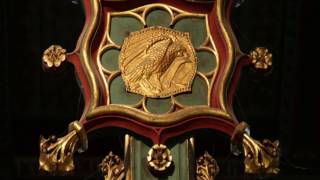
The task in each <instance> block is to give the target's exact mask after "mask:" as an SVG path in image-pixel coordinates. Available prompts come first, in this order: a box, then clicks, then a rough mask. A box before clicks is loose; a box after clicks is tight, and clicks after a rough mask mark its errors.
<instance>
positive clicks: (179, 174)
mask: <svg viewBox="0 0 320 180" xmlns="http://www.w3.org/2000/svg"><path fill="white" fill-rule="evenodd" d="M125 141H126V149H125V159H126V160H125V161H126V166H127V167H126V168H127V174H126V179H127V180H144V179H148V180H158V179H159V180H180V179H183V180H191V179H194V177H195V169H194V165H195V161H194V147H193V138H185V137H184V138H180V139H177V140H174V141H172V142H170V143H169V144H166V146H167V147H168V148H169V149H170V151H171V154H172V158H173V165H171V167H170V169H169V171H168V172H166V173H165V174H164V175H162V176H155V175H153V174H152V173H151V172H150V171H149V169H148V165H147V155H148V151H149V149H150V148H151V147H152V145H153V144H151V143H150V142H147V141H146V140H144V139H140V138H138V137H133V136H129V135H127V136H126V140H125Z"/></svg>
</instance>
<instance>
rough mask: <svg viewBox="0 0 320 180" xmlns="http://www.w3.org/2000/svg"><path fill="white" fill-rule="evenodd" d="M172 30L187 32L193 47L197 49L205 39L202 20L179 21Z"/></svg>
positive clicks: (203, 21) (185, 19)
mask: <svg viewBox="0 0 320 180" xmlns="http://www.w3.org/2000/svg"><path fill="white" fill-rule="evenodd" d="M174 29H176V30H178V31H182V32H189V33H190V36H191V41H192V44H193V46H194V47H199V46H200V45H201V44H202V43H203V42H204V41H205V39H206V37H207V30H206V23H205V19H204V18H184V19H181V20H179V21H178V22H177V23H176V24H175V25H174Z"/></svg>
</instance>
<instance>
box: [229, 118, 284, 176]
mask: <svg viewBox="0 0 320 180" xmlns="http://www.w3.org/2000/svg"><path fill="white" fill-rule="evenodd" d="M238 127H240V128H236V131H235V133H234V136H233V137H232V142H233V144H234V145H236V146H242V151H243V153H244V164H245V172H246V173H249V174H277V173H278V172H279V171H280V170H279V168H278V166H279V141H278V140H276V141H274V142H271V141H270V140H267V139H264V140H263V141H262V142H260V141H258V140H255V139H253V138H252V137H250V135H249V134H248V132H246V131H245V130H244V128H246V129H247V125H246V124H245V123H244V122H242V123H240V124H239V125H238ZM238 148H239V149H240V147H238Z"/></svg>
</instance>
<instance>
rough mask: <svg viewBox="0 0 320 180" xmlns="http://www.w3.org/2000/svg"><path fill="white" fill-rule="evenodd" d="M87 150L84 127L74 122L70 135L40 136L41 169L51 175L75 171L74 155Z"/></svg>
mask: <svg viewBox="0 0 320 180" xmlns="http://www.w3.org/2000/svg"><path fill="white" fill-rule="evenodd" d="M86 149H87V136H86V133H85V130H84V129H83V127H82V125H81V124H80V123H79V122H78V121H75V122H72V123H70V125H69V133H68V134H67V135H65V136H63V137H61V138H57V137H56V136H50V137H49V138H48V139H45V138H44V137H42V136H40V157H39V169H40V170H44V171H46V172H50V173H56V172H57V173H68V172H71V171H73V169H74V163H73V155H74V153H75V151H76V150H78V151H79V152H83V151H85V150H86Z"/></svg>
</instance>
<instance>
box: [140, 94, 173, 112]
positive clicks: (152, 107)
mask: <svg viewBox="0 0 320 180" xmlns="http://www.w3.org/2000/svg"><path fill="white" fill-rule="evenodd" d="M146 106H147V109H148V111H150V112H151V113H155V114H163V113H166V112H168V111H169V110H170V107H171V98H166V99H153V98H148V99H147V104H146Z"/></svg>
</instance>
